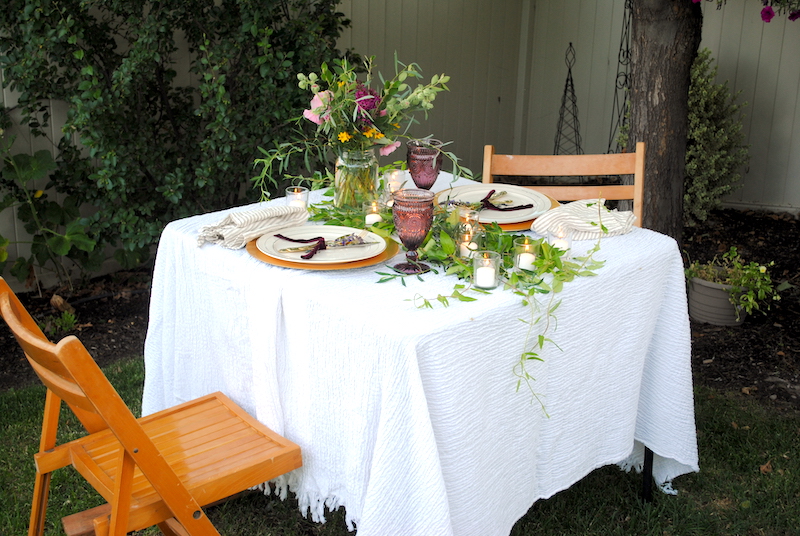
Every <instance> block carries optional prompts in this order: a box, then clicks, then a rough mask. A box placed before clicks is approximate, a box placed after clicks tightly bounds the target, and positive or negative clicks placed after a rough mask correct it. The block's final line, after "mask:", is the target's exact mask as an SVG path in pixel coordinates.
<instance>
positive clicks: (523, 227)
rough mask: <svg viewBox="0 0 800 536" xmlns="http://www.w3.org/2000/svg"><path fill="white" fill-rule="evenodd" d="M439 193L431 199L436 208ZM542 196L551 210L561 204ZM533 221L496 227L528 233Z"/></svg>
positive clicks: (547, 196)
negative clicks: (548, 201)
mask: <svg viewBox="0 0 800 536" xmlns="http://www.w3.org/2000/svg"><path fill="white" fill-rule="evenodd" d="M497 184H500V183H497ZM442 191H446V190H442ZM440 193H442V192H439V193H437V194H436V195H435V196H434V198H433V204H434V205H436V206H438V205H439V194H440ZM542 195H544V196H545V197H546V198H547V199H549V200H550V208H551V209H554V208H556V207H559V206H561V203H559V202H558V201H556V200H555V199H553V198H552V197H550V196H549V195H545V194H542ZM534 221H536V218H533V219H530V220H525V221H518V222H514V223H498V224H497V225H499V226H500V228H501V229H502V230H504V231H530V230H531V225H533V222H534Z"/></svg>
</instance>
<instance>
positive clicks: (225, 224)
mask: <svg viewBox="0 0 800 536" xmlns="http://www.w3.org/2000/svg"><path fill="white" fill-rule="evenodd" d="M307 219H308V211H307V210H306V209H305V208H301V207H290V206H282V207H267V208H259V209H256V210H247V211H241V212H232V213H230V214H228V215H227V216H225V217H224V218H223V219H222V220H220V221H219V222H217V223H215V224H213V225H206V226H204V227H202V228H201V229H200V234H199V235H198V237H197V245H198V247H199V246H202V245H203V244H205V243H206V242H211V243H212V244H219V245H220V246H222V247H224V248H228V249H241V248H243V247H244V246H245V245H246V244H247V243H248V242H249V241H251V240H253V239H254V238H258V237H259V236H261V235H265V234H267V233H269V232H271V231H277V230H278V229H283V228H285V227H292V226H294V225H302V224H304V223H305V222H306V220H307Z"/></svg>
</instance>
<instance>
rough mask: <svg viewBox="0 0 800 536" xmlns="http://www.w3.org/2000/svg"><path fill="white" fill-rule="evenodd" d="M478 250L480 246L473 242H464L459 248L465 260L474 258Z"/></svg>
mask: <svg viewBox="0 0 800 536" xmlns="http://www.w3.org/2000/svg"><path fill="white" fill-rule="evenodd" d="M476 249H478V244H477V243H475V242H472V241H469V242H462V243H461V245H460V246H459V248H458V252H459V254H460V255H461V256H462V257H464V258H465V259H468V258H470V257H472V254H473V253H474V252H475V250H476Z"/></svg>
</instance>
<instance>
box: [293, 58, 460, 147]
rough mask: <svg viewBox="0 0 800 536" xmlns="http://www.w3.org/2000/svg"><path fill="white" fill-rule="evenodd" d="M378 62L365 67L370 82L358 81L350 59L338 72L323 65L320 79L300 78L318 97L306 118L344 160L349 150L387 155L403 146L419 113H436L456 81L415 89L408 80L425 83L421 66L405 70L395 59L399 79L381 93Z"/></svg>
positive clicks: (434, 81)
mask: <svg viewBox="0 0 800 536" xmlns="http://www.w3.org/2000/svg"><path fill="white" fill-rule="evenodd" d="M373 62H374V57H369V58H367V59H366V62H365V69H366V74H365V80H364V81H361V80H359V79H358V75H357V73H356V69H355V66H354V65H353V64H352V63H351V62H349V61H348V60H347V59H343V60H336V61H335V62H334V65H333V68H329V67H328V65H327V64H325V63H323V64H322V67H321V68H320V73H319V75H318V74H316V73H310V74H308V75H305V74H303V73H300V74H298V75H297V78H298V80H299V81H300V88H301V89H309V90H311V92H312V93H313V98H312V99H311V105H310V106H311V107H310V108H309V109H308V110H305V111H304V112H303V117H305V118H306V119H308V120H309V121H311V122H313V123H315V124H317V135H318V136H319V137H320V138H322V140H321V141H322V143H324V144H325V145H327V146H329V147H331V148H332V149H333V150H334V151H335V152H336V153H337V154H338V155H340V154H342V152H344V151H353V150H361V151H363V150H366V149H370V148H373V147H378V148H379V149H380V154H381V155H382V156H386V155H389V154H391V153H392V152H394V150H395V149H397V147H399V146H400V141H398V140H397V137H398V135H404V134H405V132H406V131H407V129H408V127H409V126H410V125H411V124H412V123H413V122H414V114H415V113H417V112H424V113H425V114H426V116H427V112H428V110H431V109H432V108H433V101H434V99H436V94H437V93H439V92H440V91H445V90H448V87H447V82H448V81H449V80H450V77H449V76H447V75H445V74H441V75H434V76H433V77H432V78H431V81H430V83H428V84H425V85H417V87H416V88H414V89H412V88H411V86H410V85H409V84H408V83H407V81H408V80H409V79H411V78H422V74H421V72H420V69H419V66H418V65H417V64H416V63H410V64H408V65H402V64H400V62H398V61H397V59H395V75H394V77H393V78H392V79H390V80H385V81H383V77H381V76H380V74H378V76H379V77H380V78H381V80H382V87H381V89H380V91H377V90H375V89H373V88H372V84H373V82H374V79H373V68H374V63H373Z"/></svg>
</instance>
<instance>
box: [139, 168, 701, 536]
mask: <svg viewBox="0 0 800 536" xmlns="http://www.w3.org/2000/svg"><path fill="white" fill-rule="evenodd" d="M440 182H441V181H440ZM437 186H438V187H439V188H441V187H443V185H442V184H437ZM314 194H315V193H313V192H312V199H315V198H316V199H318V197H315V196H314ZM317 195H318V194H317ZM275 202H276V203H279V202H281V201H280V200H276V201H275ZM224 214H225V212H220V213H215V214H205V215H201V216H196V217H192V218H187V219H184V220H180V221H176V222H173V223H171V224H169V225H168V226H167V228H166V229H165V231H164V233H163V235H162V237H161V241H160V244H159V248H158V255H157V259H156V267H155V272H154V277H153V292H152V301H151V307H150V325H149V329H148V334H147V341H146V344H145V362H146V380H145V392H144V400H143V412H144V413H145V414H149V413H152V412H154V411H157V410H160V409H162V408H165V407H168V406H171V405H173V404H176V403H179V402H183V401H185V400H189V399H192V398H195V397H198V396H201V395H204V394H206V393H209V392H213V391H216V390H221V391H223V392H225V393H226V394H228V395H229V396H230V397H231V398H233V399H234V400H235V401H236V402H238V403H239V404H240V405H241V406H242V407H244V408H245V409H246V410H247V411H248V412H250V413H251V414H252V415H254V416H255V417H256V418H258V419H259V420H260V421H262V422H264V423H265V424H267V425H268V426H270V427H271V428H273V429H274V430H276V431H277V432H279V433H281V434H284V435H285V436H287V437H288V438H290V439H291V440H292V441H295V442H297V443H298V444H299V445H300V447H301V448H302V452H303V467H302V468H300V469H298V470H296V471H294V472H293V473H291V474H289V475H288V477H287V478H286V480H284V481H283V482H282V483H283V484H287V483H288V485H289V487H290V489H291V490H292V491H294V492H295V493H296V494H297V496H298V498H299V500H300V506H301V508H303V509H305V508H310V510H311V513H312V515H313V516H314V517H315V519H317V520H319V519H320V517H321V515H322V512H323V505H328V506H330V507H332V508H335V507H337V506H340V505H344V506H346V510H347V520H348V522H349V523H354V524H355V525H356V526H357V528H358V534H359V536H371V535H375V536H389V535H412V534H413V535H451V534H452V535H459V536H461V535H476V536H477V535H479V536H487V535H495V534H496V535H507V534H508V533H509V532H510V530H511V527H512V526H513V524H514V523H515V521H516V520H517V519H519V517H521V516H522V515H524V514H525V512H526V511H527V510H528V509H529V508H530V506H531V505H532V504H533V502H535V501H536V500H537V499H540V498H546V497H549V496H551V495H553V494H554V493H556V492H558V491H560V490H562V489H565V488H567V487H569V486H570V485H572V484H573V483H574V482H576V481H578V480H580V479H581V478H582V477H583V476H585V475H586V474H587V473H589V472H590V471H592V470H593V469H595V468H597V467H600V466H603V465H607V464H611V463H620V464H622V465H623V466H626V467H630V466H634V467H635V466H637V465H638V466H640V465H641V462H642V458H643V447H642V444H644V445H647V446H648V447H650V448H651V449H652V450H653V451H654V452H655V463H654V477H655V479H656V480H657V481H658V482H660V483H663V482H668V481H670V480H671V479H672V478H674V477H676V476H678V475H681V474H684V473H687V472H690V471H697V470H698V457H697V443H696V439H695V425H694V409H693V397H692V378H691V370H690V333H689V320H688V315H687V308H686V295H685V287H684V279H683V271H682V263H681V258H680V255H679V252H678V248H677V246H676V243H675V241H674V240H673V239H671V238H669V237H666V236H664V235H661V234H658V233H655V232H651V231H648V230H642V229H635V230H634V231H633V232H631V233H629V234H627V235H624V236H620V237H614V238H608V239H605V240H603V242H602V245H601V250H600V252H599V253H598V254H596V257H597V258H598V259H602V260H605V261H606V265H605V266H604V267H603V268H602V269H601V270H600V271H599V273H598V275H597V277H588V278H580V279H578V280H576V281H574V282H572V283H569V284H567V285H566V287H565V289H564V291H563V292H562V294H561V298H562V300H563V303H562V305H561V306H560V307H559V309H558V311H557V320H558V322H557V327H556V329H555V330H553V331H552V332H551V333H550V334H549V335H550V336H551V338H552V339H553V340H554V341H555V342H556V343H557V344H558V346H559V347H560V350H559V349H558V348H556V347H555V346H553V345H548V346H547V347H546V348H545V350H544V351H543V352H542V357H543V359H544V361H543V362H542V363H536V364H533V365H531V368H530V370H531V371H532V373H533V375H534V376H535V377H536V382H535V384H534V385H535V389H536V392H537V393H539V394H540V395H541V398H542V400H543V402H544V404H545V407H546V410H547V413H548V414H549V417H548V416H546V415H545V414H544V412H543V411H542V409H541V407H540V406H539V405H538V404H537V403H535V402H532V399H531V397H530V396H529V394H528V393H526V392H525V391H524V389H523V390H521V391H520V392H516V389H515V387H516V378H515V377H514V375H513V374H512V369H513V367H514V364H515V363H516V362H517V360H518V356H519V355H520V352H522V351H523V342H524V340H525V336H526V331H527V329H528V327H527V325H526V324H525V323H523V322H522V321H520V319H521V318H522V319H525V318H528V316H527V313H526V309H525V308H524V307H523V306H522V305H521V300H520V297H518V296H515V295H514V294H513V293H511V292H508V291H503V290H501V289H497V290H495V291H493V292H492V293H491V295H488V296H480V297H479V298H478V300H477V301H475V302H471V303H461V302H457V301H454V300H451V301H450V303H451V305H450V306H449V307H447V308H445V307H435V308H434V309H432V310H431V309H419V308H417V307H415V305H414V302H413V298H414V297H415V296H417V295H421V296H424V297H427V298H431V299H432V298H435V297H436V296H437V295H438V294H444V295H447V294H450V293H451V292H452V290H453V285H454V283H455V282H456V280H455V279H454V278H452V277H445V276H444V275H441V274H440V275H436V274H427V275H425V276H423V279H424V281H418V280H416V279H415V278H408V279H407V286H402V285H401V284H400V283H399V282H390V283H382V284H378V283H377V281H378V279H379V277H380V276H378V275H376V273H375V272H376V271H378V270H381V268H382V267H381V266H378V267H367V268H361V269H356V270H350V271H330V272H320V271H303V270H293V269H287V268H280V267H275V266H271V265H268V264H266V263H264V262H261V261H259V260H256V259H254V258H252V257H251V256H250V255H249V254H248V253H247V252H246V251H245V250H236V251H232V250H228V249H224V248H221V247H218V246H214V245H205V246H203V247H202V248H198V247H197V242H196V239H197V231H198V230H199V229H200V227H202V226H203V225H207V224H210V223H215V222H216V221H218V220H220V219H221V218H222V217H223V216H224ZM591 245H593V242H575V243H574V244H573V249H574V250H576V252H581V251H585V250H587V249H588V248H589V247H591ZM400 255H402V253H401V254H399V255H398V257H397V258H396V259H395V260H394V261H393V262H392V263H394V262H398V261H399V259H400ZM535 335H536V332H534V335H533V337H532V339H535ZM599 492H601V491H599Z"/></svg>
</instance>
